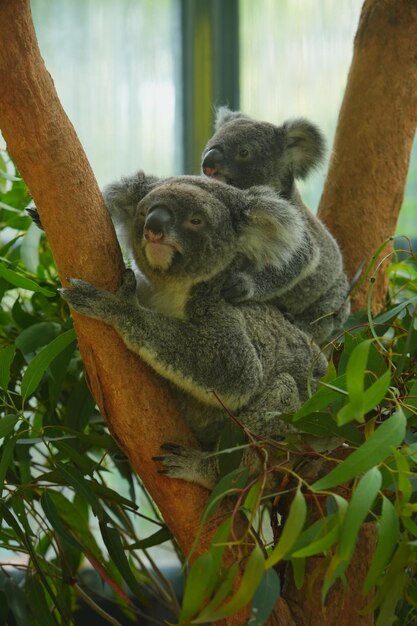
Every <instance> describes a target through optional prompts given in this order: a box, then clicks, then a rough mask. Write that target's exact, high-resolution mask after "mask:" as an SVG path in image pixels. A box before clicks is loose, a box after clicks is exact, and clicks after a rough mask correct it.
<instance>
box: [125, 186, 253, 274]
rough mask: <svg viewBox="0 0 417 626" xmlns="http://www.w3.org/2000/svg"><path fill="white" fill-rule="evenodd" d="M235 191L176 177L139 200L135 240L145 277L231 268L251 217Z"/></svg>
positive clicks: (133, 242)
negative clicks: (243, 225)
mask: <svg viewBox="0 0 417 626" xmlns="http://www.w3.org/2000/svg"><path fill="white" fill-rule="evenodd" d="M207 183H208V184H207ZM236 192H237V190H234V189H231V188H228V187H227V186H226V185H223V184H222V183H219V182H217V181H205V180H204V179H202V178H200V179H199V178H198V177H178V178H175V179H170V180H168V181H167V182H164V183H161V184H160V185H159V186H157V187H156V188H155V189H154V190H152V191H151V192H150V193H148V194H147V195H146V196H145V198H143V200H141V202H139V204H138V207H137V211H136V216H135V222H134V228H133V233H134V234H133V238H134V240H133V241H132V246H133V249H134V254H135V258H136V261H137V263H138V266H139V267H140V269H141V270H142V271H143V272H144V273H145V275H146V276H147V277H148V278H149V279H150V280H152V278H154V277H158V276H159V277H161V276H162V275H165V276H172V277H175V278H176V279H177V280H178V279H181V278H184V279H186V280H188V281H189V280H193V279H197V278H198V279H199V280H205V279H206V278H207V277H209V276H212V275H214V274H217V273H218V272H220V271H222V270H223V269H224V268H225V267H227V265H228V264H229V263H230V262H231V260H232V258H233V256H234V255H235V254H236V247H237V241H238V231H239V229H240V228H241V226H242V224H244V223H245V222H246V221H247V217H246V215H245V207H244V202H242V200H243V199H240V198H239V193H236ZM239 200H240V201H239Z"/></svg>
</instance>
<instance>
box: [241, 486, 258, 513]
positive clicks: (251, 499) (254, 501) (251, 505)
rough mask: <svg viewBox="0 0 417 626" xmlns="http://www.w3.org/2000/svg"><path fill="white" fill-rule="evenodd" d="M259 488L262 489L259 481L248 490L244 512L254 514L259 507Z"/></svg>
mask: <svg viewBox="0 0 417 626" xmlns="http://www.w3.org/2000/svg"><path fill="white" fill-rule="evenodd" d="M261 488H262V484H261V481H260V480H257V481H256V483H254V484H253V485H252V487H251V488H250V489H249V491H248V494H247V496H246V498H245V502H244V504H243V508H244V509H245V510H246V511H250V512H251V513H252V514H253V513H254V512H255V510H256V509H257V507H258V506H259V498H260V495H261Z"/></svg>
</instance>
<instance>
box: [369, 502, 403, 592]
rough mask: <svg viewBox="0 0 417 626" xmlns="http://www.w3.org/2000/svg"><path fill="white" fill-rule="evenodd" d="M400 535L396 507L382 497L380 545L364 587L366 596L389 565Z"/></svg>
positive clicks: (379, 527)
mask: <svg viewBox="0 0 417 626" xmlns="http://www.w3.org/2000/svg"><path fill="white" fill-rule="evenodd" d="M399 533H400V523H399V519H398V515H397V512H396V510H395V507H394V506H393V504H392V503H391V502H390V501H389V500H388V498H386V497H385V496H382V512H381V517H380V519H379V523H378V543H377V545H376V550H375V554H374V558H373V559H372V563H371V565H370V568H369V571H368V574H367V576H366V579H365V582H364V585H363V592H364V594H367V593H368V592H369V591H370V590H371V589H372V587H373V586H374V585H375V583H376V581H377V579H378V576H379V575H380V574H381V572H382V571H383V570H384V569H385V567H386V566H387V565H388V563H389V561H390V559H391V557H392V554H393V552H394V550H395V546H396V545H397V542H398V540H399Z"/></svg>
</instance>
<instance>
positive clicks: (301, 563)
mask: <svg viewBox="0 0 417 626" xmlns="http://www.w3.org/2000/svg"><path fill="white" fill-rule="evenodd" d="M291 565H292V575H293V578H294V583H295V586H296V588H297V589H298V590H300V589H302V587H304V581H305V571H306V560H305V559H294V558H292V557H291ZM271 571H274V570H270V569H269V570H268V572H271Z"/></svg>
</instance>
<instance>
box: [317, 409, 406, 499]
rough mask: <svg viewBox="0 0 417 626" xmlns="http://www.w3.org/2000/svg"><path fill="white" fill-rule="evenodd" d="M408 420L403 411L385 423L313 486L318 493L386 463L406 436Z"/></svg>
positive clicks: (396, 413) (399, 411)
mask: <svg viewBox="0 0 417 626" xmlns="http://www.w3.org/2000/svg"><path fill="white" fill-rule="evenodd" d="M405 428H406V419H405V416H404V413H403V411H402V410H401V409H398V410H397V411H396V412H395V413H394V415H392V416H391V417H389V418H388V419H387V420H386V421H385V422H383V423H382V424H381V425H380V426H379V427H378V428H377V429H376V430H375V432H374V433H373V435H372V436H371V437H369V439H368V440H367V441H365V443H363V444H362V445H361V446H360V448H358V449H357V450H355V451H354V452H352V454H351V455H350V456H348V458H347V459H345V460H344V461H342V462H341V463H339V464H338V465H337V466H336V467H335V468H334V469H332V470H331V471H330V472H329V473H328V474H327V475H326V476H323V478H320V479H319V480H318V481H316V482H315V483H313V485H311V488H312V489H314V490H316V491H321V490H323V489H330V488H331V487H335V486H336V485H342V484H343V483H346V482H348V481H349V480H351V479H352V478H355V476H360V475H361V474H363V473H364V472H366V471H368V470H369V469H371V468H372V467H374V466H375V465H378V464H379V463H382V462H383V461H385V459H386V458H387V457H389V456H390V455H391V454H392V451H393V449H394V448H396V447H397V446H399V445H400V444H401V443H402V442H403V440H404V436H405Z"/></svg>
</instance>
